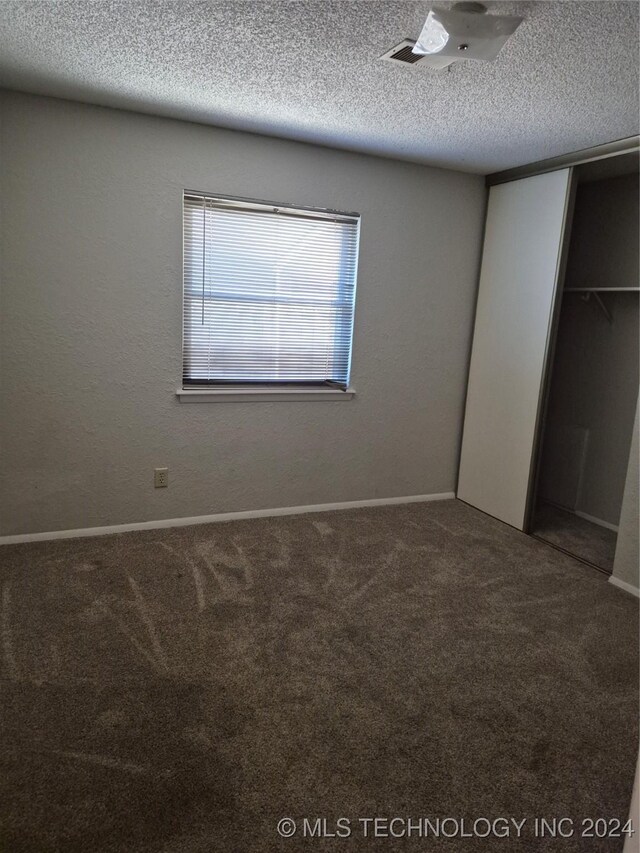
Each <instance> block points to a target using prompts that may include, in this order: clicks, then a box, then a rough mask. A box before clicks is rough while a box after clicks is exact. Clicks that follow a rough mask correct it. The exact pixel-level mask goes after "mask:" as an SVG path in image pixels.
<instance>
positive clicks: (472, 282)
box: [0, 93, 485, 534]
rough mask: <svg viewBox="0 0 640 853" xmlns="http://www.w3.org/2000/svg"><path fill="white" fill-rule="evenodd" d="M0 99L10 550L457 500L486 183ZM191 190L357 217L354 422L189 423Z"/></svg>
mask: <svg viewBox="0 0 640 853" xmlns="http://www.w3.org/2000/svg"><path fill="white" fill-rule="evenodd" d="M1 98H2V102H1V108H2V112H3V116H2V130H1V133H2V136H1V145H2V150H1V158H0V162H1V165H0V169H1V172H0V177H1V182H2V183H1V199H2V216H3V229H2V234H3V245H2V290H1V300H2V303H1V309H2V318H3V329H2V351H1V357H2V360H1V363H2V376H1V383H2V384H1V393H2V407H3V415H4V416H3V418H2V449H3V464H2V477H3V485H2V495H3V505H2V507H1V518H2V526H1V528H0V532H1V533H4V534H14V533H23V532H32V531H46V530H56V529H65V528H78V527H87V526H93V525H106V524H117V523H126V522H134V521H144V520H149V519H160V518H172V517H181V516H193V515H201V514H208V513H215V512H225V511H234V510H247V509H257V508H270V507H280V506H295V505H301V504H313V503H323V502H334V501H347V500H357V499H365V498H376V497H389V496H401V495H412V494H424V493H436V492H444V491H450V490H453V489H454V487H455V481H456V468H457V457H458V449H459V442H460V430H461V419H462V409H463V403H464V396H465V382H466V373H467V364H468V355H469V347H470V335H471V322H472V314H473V308H474V300H475V291H476V284H477V272H478V263H479V252H480V241H481V234H482V221H483V214H484V203H485V191H484V187H483V181H482V179H481V178H478V177H473V176H469V175H464V174H459V173H453V172H447V171H443V170H437V169H430V168H427V167H423V166H417V165H412V164H408V163H400V162H394V161H389V160H383V159H377V158H374V157H367V156H363V155H358V154H352V153H347V152H339V151H332V150H328V149H323V148H316V147H313V146H308V145H303V144H298V143H292V142H285V141H281V140H276V139H267V138H263V137H258V136H252V135H249V134H242V133H235V132H232V131H226V130H220V129H214V128H208V127H204V126H199V125H191V124H186V123H181V122H177V121H172V120H167V119H159V118H154V117H150V116H142V115H136V114H133V113H126V112H119V111H115V110H109V109H104V108H100V107H91V106H86V105H80V104H74V103H70V102H63V101H57V100H53V99H46V98H39V97H33V96H27V95H19V94H14V93H4V94H3V95H2V96H1ZM184 187H188V188H191V189H202V190H208V191H212V192H218V193H223V194H229V195H239V196H249V197H253V198H259V199H267V200H273V201H290V202H294V203H298V204H301V205H311V206H318V207H330V208H337V209H342V210H347V211H351V210H356V211H359V212H360V213H361V214H362V235H361V253H360V270H359V279H358V301H357V308H356V323H355V343H354V352H353V373H352V384H353V386H354V387H355V389H356V391H357V396H356V397H355V399H354V400H353V401H351V402H342V401H340V402H312V403H283V402H277V403H276V402H273V403H230V404H229V403H225V404H223V403H218V404H181V403H179V402H178V400H177V398H176V397H175V391H176V389H177V387H178V385H179V382H180V364H181V300H182V294H181V230H182V221H181V192H182V189H183V188H184ZM165 465H166V466H168V467H169V469H170V486H169V488H168V489H166V490H154V488H153V485H152V470H153V468H154V467H156V466H165Z"/></svg>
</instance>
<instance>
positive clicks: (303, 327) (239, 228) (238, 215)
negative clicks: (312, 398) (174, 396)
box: [183, 192, 360, 389]
mask: <svg viewBox="0 0 640 853" xmlns="http://www.w3.org/2000/svg"><path fill="white" fill-rule="evenodd" d="M359 230H360V217H359V216H358V214H342V213H333V212H327V211H321V210H303V209H299V208H293V207H288V206H286V205H283V206H278V205H275V204H267V203H262V202H253V201H245V200H240V199H227V198H219V197H213V196H209V195H205V194H201V193H194V192H185V194H184V335H183V385H184V386H185V387H192V386H204V385H240V386H243V385H272V386H280V385H325V386H331V387H338V388H342V389H346V388H347V386H348V383H349V367H350V361H351V340H352V334H353V314H354V304H355V291H356V270H357V262H358V239H359Z"/></svg>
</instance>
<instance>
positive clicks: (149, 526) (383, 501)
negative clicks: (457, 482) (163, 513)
mask: <svg viewBox="0 0 640 853" xmlns="http://www.w3.org/2000/svg"><path fill="white" fill-rule="evenodd" d="M453 498H455V494H454V492H441V493H440V494H435V495H408V496H405V497H399V498H369V499H368V500H363V501H340V502H339V503H332V504H311V505H309V506H285V507H278V508H276V509H249V510H245V511H241V512H219V513H215V514H214V515H194V516H192V517H191V518H163V519H160V520H159V521H137V522H134V523H132V524H111V525H108V526H107V527H83V528H80V529H78V530H52V531H50V532H48V533H18V534H16V535H15V536H0V545H18V544H20V543H22V542H46V541H47V540H50V539H76V538H78V537H80V536H106V535H107V534H109V533H128V532H130V531H132V530H160V529H161V528H165V527H188V526H189V525H191V524H212V523H214V522H218V521H237V520H239V519H242V518H270V517H272V516H277V515H302V514H303V513H307V512H330V511H331V510H335V509H357V508H358V507H365V506H387V505H390V504H411V503H424V502H427V501H446V500H451V499H453Z"/></svg>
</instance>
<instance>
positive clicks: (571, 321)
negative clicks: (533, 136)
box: [540, 175, 639, 525]
mask: <svg viewBox="0 0 640 853" xmlns="http://www.w3.org/2000/svg"><path fill="white" fill-rule="evenodd" d="M614 211H616V213H615V215H614ZM605 212H606V213H607V214H608V216H607V217H605V216H604V214H605ZM565 286H566V287H572V286H574V287H577V286H585V287H587V286H603V287H604V286H606V287H636V288H637V287H638V177H637V175H635V176H634V175H630V176H626V177H622V178H615V179H611V180H605V181H597V182H594V183H591V184H584V185H581V186H580V187H579V188H578V194H577V198H576V214H575V219H574V225H573V231H572V238H571V244H570V250H569V258H568V265H567V280H566V285H565ZM602 299H603V302H604V304H605V305H606V307H607V308H608V309H609V311H610V313H611V315H612V317H613V322H612V323H609V322H608V321H607V319H606V317H605V316H604V314H603V313H602V312H601V310H600V309H599V307H598V305H597V304H596V302H595V301H593V298H592V300H591V301H590V302H588V303H585V302H584V301H583V300H582V297H581V296H580V295H579V294H575V293H571V294H569V293H567V294H565V295H564V297H563V302H562V311H561V315H560V326H559V330H558V339H557V344H556V354H555V358H554V364H553V376H552V382H551V393H550V399H549V411H548V420H547V429H546V432H545V445H544V453H543V458H542V467H541V478H540V493H541V494H542V496H544V497H546V498H548V499H551V500H555V501H556V502H557V503H561V504H565V500H564V499H563V498H564V497H565V496H566V495H569V494H571V493H574V492H577V500H576V502H575V505H571V506H570V508H572V509H577V510H579V511H581V512H584V513H586V514H588V515H591V516H594V517H595V518H598V519H601V520H603V521H607V522H609V523H610V524H614V525H617V524H618V520H619V517H620V507H621V504H622V494H623V490H624V484H625V478H626V475H627V462H628V459H629V447H630V443H631V434H632V427H633V418H634V415H635V411H636V402H637V398H638V359H639V353H638V294H637V293H606V294H603V296H602ZM583 437H584V438H586V453H585V454H584V457H583V459H584V465H583V468H582V471H581V474H580V475H579V474H578V471H577V470H574V469H575V468H576V466H577V465H579V461H580V458H581V454H580V448H579V447H578V443H579V442H580V441H581V439H582V438H583ZM572 443H573V445H575V446H572ZM559 460H560V461H561V460H564V462H565V466H564V467H563V465H561V464H558V463H559ZM569 481H571V482H570V484H569ZM577 483H579V488H577V489H574V485H575V484H577Z"/></svg>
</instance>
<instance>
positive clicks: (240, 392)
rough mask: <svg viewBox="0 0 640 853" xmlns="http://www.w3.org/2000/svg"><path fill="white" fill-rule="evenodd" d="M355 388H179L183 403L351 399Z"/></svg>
mask: <svg viewBox="0 0 640 853" xmlns="http://www.w3.org/2000/svg"><path fill="white" fill-rule="evenodd" d="M355 393H356V392H355V391H354V390H353V388H347V390H346V391H339V390H338V389H336V388H286V389H285V388H179V389H178V390H177V391H176V396H177V397H178V399H179V400H180V402H181V403H269V402H274V401H282V402H288V403H292V402H301V401H318V400H351V398H352V397H353V396H354V395H355Z"/></svg>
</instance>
